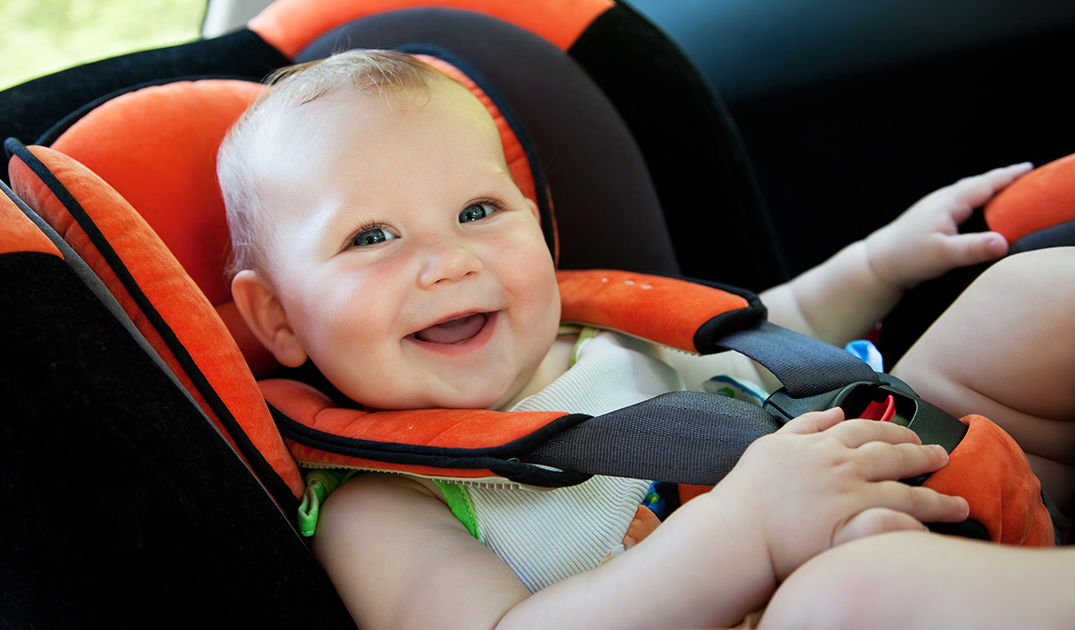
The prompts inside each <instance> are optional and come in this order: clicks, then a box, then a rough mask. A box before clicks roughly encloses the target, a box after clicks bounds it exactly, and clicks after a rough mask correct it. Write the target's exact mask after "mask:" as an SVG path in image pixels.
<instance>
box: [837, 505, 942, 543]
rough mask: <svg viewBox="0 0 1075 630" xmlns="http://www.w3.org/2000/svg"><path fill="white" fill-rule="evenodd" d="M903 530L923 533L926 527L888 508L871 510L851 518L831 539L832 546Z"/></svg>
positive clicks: (904, 514)
mask: <svg viewBox="0 0 1075 630" xmlns="http://www.w3.org/2000/svg"><path fill="white" fill-rule="evenodd" d="M905 530H919V531H925V530H926V526H925V525H923V524H922V521H919V520H918V519H916V518H915V517H913V516H911V515H909V514H907V513H906V512H900V511H897V510H890V509H888V508H871V509H869V510H864V511H862V512H859V513H858V514H856V515H855V516H853V517H852V518H851V519H850V520H849V521H847V523H845V524H844V526H843V527H841V528H840V529H839V530H837V531H836V534H835V535H834V536H833V537H832V544H833V546H836V545H840V544H843V543H845V542H849V541H852V540H855V539H856V538H865V537H866V536H873V535H874V534H884V533H885V532H898V531H905Z"/></svg>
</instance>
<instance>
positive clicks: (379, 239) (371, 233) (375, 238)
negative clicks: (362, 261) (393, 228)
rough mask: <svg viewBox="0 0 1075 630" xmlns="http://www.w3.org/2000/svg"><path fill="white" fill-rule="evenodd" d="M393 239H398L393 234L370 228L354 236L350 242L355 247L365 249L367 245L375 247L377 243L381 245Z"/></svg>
mask: <svg viewBox="0 0 1075 630" xmlns="http://www.w3.org/2000/svg"><path fill="white" fill-rule="evenodd" d="M394 238H398V237H397V236H396V235H395V234H392V233H391V232H387V231H385V230H384V229H383V228H379V227H370V228H365V229H363V230H362V231H360V232H359V233H358V234H356V235H355V238H354V239H352V240H351V244H352V245H354V246H355V247H365V246H367V245H376V244H377V243H383V242H385V241H390V240H392V239H394Z"/></svg>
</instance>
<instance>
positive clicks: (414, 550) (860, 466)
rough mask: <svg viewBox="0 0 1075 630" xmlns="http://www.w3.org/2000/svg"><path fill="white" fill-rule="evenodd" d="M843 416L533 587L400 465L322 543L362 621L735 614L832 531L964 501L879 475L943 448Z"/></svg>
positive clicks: (815, 422)
mask: <svg viewBox="0 0 1075 630" xmlns="http://www.w3.org/2000/svg"><path fill="white" fill-rule="evenodd" d="M841 418H842V414H841V412H840V411H839V410H831V411H829V412H824V413H817V414H808V415H807V416H804V417H803V418H800V419H797V420H795V421H793V422H791V423H789V424H788V425H787V426H786V427H785V428H784V429H782V430H781V431H780V432H778V433H776V434H774V435H772V436H767V437H765V438H762V439H761V440H759V441H758V442H757V443H755V445H753V446H751V448H750V449H748V451H747V453H746V454H745V455H744V457H743V459H742V461H741V462H740V464H739V465H738V466H737V467H736V469H735V471H733V473H732V474H731V475H729V477H728V478H727V479H726V480H725V481H724V482H722V483H721V484H720V485H718V486H717V488H715V489H714V491H713V492H711V493H710V494H708V495H706V496H704V497H699V498H698V499H696V500H694V501H691V502H689V503H687V504H686V505H684V506H683V507H682V508H680V510H678V511H677V512H676V513H674V514H673V515H672V516H671V517H670V518H669V519H668V520H667V521H666V522H665V523H664V524H662V525H661V527H659V528H657V530H656V532H655V533H654V534H652V535H651V536H650V537H648V538H647V539H645V540H644V541H642V543H640V544H639V545H637V546H635V547H634V548H632V549H630V550H629V551H627V552H626V553H624V554H623V555H621V556H619V557H617V558H616V559H614V560H613V561H611V562H609V563H607V564H605V565H603V566H601V567H599V568H597V569H595V570H593V571H588V572H585V573H582V574H579V575H576V576H574V577H572V578H569V579H567V580H564V581H562V582H559V583H557V584H554V585H552V586H550V587H549V588H546V589H544V590H542V591H539V592H538V593H536V594H535V595H533V596H530V595H529V594H528V593H527V591H526V589H525V588H524V587H523V586H522V584H521V583H520V582H519V580H518V579H517V578H516V577H515V575H514V574H513V573H512V572H511V570H510V569H509V568H508V567H507V565H505V564H504V563H503V562H501V561H500V559H499V558H497V557H496V556H495V555H494V554H493V553H492V552H491V551H489V550H488V549H487V548H485V547H484V546H483V545H481V544H480V543H479V542H478V541H476V540H474V539H473V538H471V537H470V535H469V534H468V533H467V532H466V531H465V530H464V529H463V527H462V526H461V525H460V524H459V523H458V522H457V521H456V520H455V518H454V517H453V516H452V515H451V513H450V512H449V511H448V509H447V508H446V507H445V506H444V504H443V503H442V502H441V501H440V500H439V499H438V498H437V497H436V496H435V494H434V493H433V492H432V491H431V490H430V489H429V488H427V487H425V486H423V485H421V484H418V483H416V482H414V481H413V480H409V479H406V478H401V477H394V476H390V475H366V476H360V477H357V478H355V479H354V480H352V481H351V482H348V483H347V484H345V485H344V486H343V487H342V488H340V489H339V490H337V491H336V493H334V494H333V495H332V496H331V497H329V500H328V501H327V502H326V504H325V506H324V507H323V511H322V515H321V518H322V522H321V523H320V525H319V528H318V533H317V538H316V540H315V545H314V551H315V553H316V555H317V557H318V559H319V560H320V561H321V562H322V564H323V565H324V566H325V569H326V570H327V571H328V573H329V576H330V577H331V578H332V580H333V583H334V584H335V585H336V587H337V588H338V590H339V591H340V594H341V596H342V597H343V599H344V602H345V603H346V604H347V606H348V608H349V610H350V611H351V612H352V614H353V615H354V616H355V619H356V621H357V622H358V624H359V626H360V627H362V628H381V627H389V626H391V627H422V628H426V627H438V628H449V627H453V626H458V627H461V628H482V627H488V628H492V627H502V628H512V627H564V628H570V627H579V628H601V627H609V628H631V627H645V628H656V627H692V626H695V627H697V626H712V625H717V626H720V625H728V624H733V623H735V622H737V621H738V620H739V619H740V618H742V617H743V616H744V615H745V614H746V613H748V612H750V611H751V610H753V609H755V608H757V607H760V605H762V604H763V603H764V602H765V600H766V599H767V598H768V597H769V595H770V594H771V593H772V591H773V589H774V588H775V587H776V584H777V583H778V581H779V580H781V579H783V577H785V576H786V575H787V574H788V573H789V572H790V571H792V570H793V569H794V568H795V567H797V566H798V565H799V564H801V563H802V562H804V561H805V560H807V559H809V558H810V557H812V556H813V555H815V554H817V553H819V552H820V551H822V550H824V549H827V548H829V547H831V546H832V545H834V544H838V543H840V542H844V541H846V540H850V539H852V538H856V537H858V536H862V535H865V534H870V533H876V532H880V531H889V530H893V529H907V528H921V525H920V524H919V523H918V520H925V521H932V520H961V519H962V518H964V517H965V515H966V504H965V502H963V501H962V500H960V499H956V498H953V497H945V496H942V495H939V494H936V493H934V492H933V491H931V490H927V489H925V488H912V487H909V486H906V485H904V484H900V483H898V482H896V481H886V480H891V479H897V478H903V477H907V476H911V475H914V474H917V473H921V472H927V471H932V470H936V469H937V468H939V467H940V466H941V465H943V464H944V462H945V461H946V457H945V455H944V453H943V451H941V450H939V449H937V448H935V447H923V446H920V445H918V443H917V438H916V437H915V436H914V434H913V433H911V432H910V431H907V430H905V429H903V428H901V427H897V426H895V425H891V424H888V423H876V422H868V421H852V422H847V423H840V424H838V425H837V423H838V422H839V420H840V419H841ZM833 425H836V426H833Z"/></svg>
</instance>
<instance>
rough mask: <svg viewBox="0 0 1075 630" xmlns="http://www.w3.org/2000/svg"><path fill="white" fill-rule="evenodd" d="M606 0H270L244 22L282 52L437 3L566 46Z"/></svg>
mask: <svg viewBox="0 0 1075 630" xmlns="http://www.w3.org/2000/svg"><path fill="white" fill-rule="evenodd" d="M614 4H615V3H614V2H612V1H611V0H511V1H510V2H504V0H421V1H419V0H365V1H364V2H355V1H354V0H276V2H273V3H272V4H271V5H269V7H268V8H267V9H265V10H264V11H262V12H261V13H259V14H258V15H257V16H255V17H254V19H252V20H250V22H248V23H247V27H248V28H249V29H250V30H252V31H254V32H255V33H257V34H258V35H260V36H261V38H262V39H264V40H265V41H266V42H268V43H269V44H270V45H272V46H273V47H275V48H276V49H277V50H279V51H280V52H281V53H283V54H284V55H286V56H288V57H294V56H295V55H296V54H298V52H299V51H301V50H302V49H303V48H305V47H306V46H308V45H309V44H310V43H312V42H313V41H314V40H315V39H317V38H318V37H320V36H321V35H323V34H325V33H326V32H327V31H329V30H331V29H333V28H335V27H337V26H342V25H343V24H346V23H348V22H351V21H353V20H357V19H359V18H363V17H367V16H369V15H375V14H377V13H385V12H388V11H395V10H399V9H410V8H417V7H441V8H445V9H460V10H465V11H473V12H477V13H483V14H485V15H490V16H492V17H496V18H499V19H501V20H504V21H505V22H510V23H512V24H515V25H516V26H518V27H520V28H523V29H526V30H528V31H530V32H532V33H535V34H537V35H539V36H541V37H543V38H545V39H546V40H548V41H549V42H551V43H552V44H554V45H555V46H557V47H559V48H560V49H561V50H567V48H568V47H570V46H571V45H572V44H573V43H574V42H575V40H576V39H578V37H579V35H580V34H582V32H583V31H585V30H586V28H587V27H588V26H589V25H590V23H591V22H593V21H594V19H596V18H597V16H599V15H601V14H602V13H604V12H605V11H607V10H609V9H610V8H612V7H613V6H614Z"/></svg>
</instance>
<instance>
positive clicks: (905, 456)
mask: <svg viewBox="0 0 1075 630" xmlns="http://www.w3.org/2000/svg"><path fill="white" fill-rule="evenodd" d="M859 453H860V454H861V455H862V457H863V459H864V464H863V473H864V474H865V475H866V479H867V480H868V481H885V480H889V479H906V478H908V477H914V476H917V475H923V474H926V473H931V472H935V471H937V470H940V468H941V467H943V466H944V465H945V464H947V463H948V452H947V451H945V450H944V448H943V447H941V446H938V445H936V444H927V445H918V444H889V443H885V442H870V443H868V444H864V445H863V446H862V447H860V448H859Z"/></svg>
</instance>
